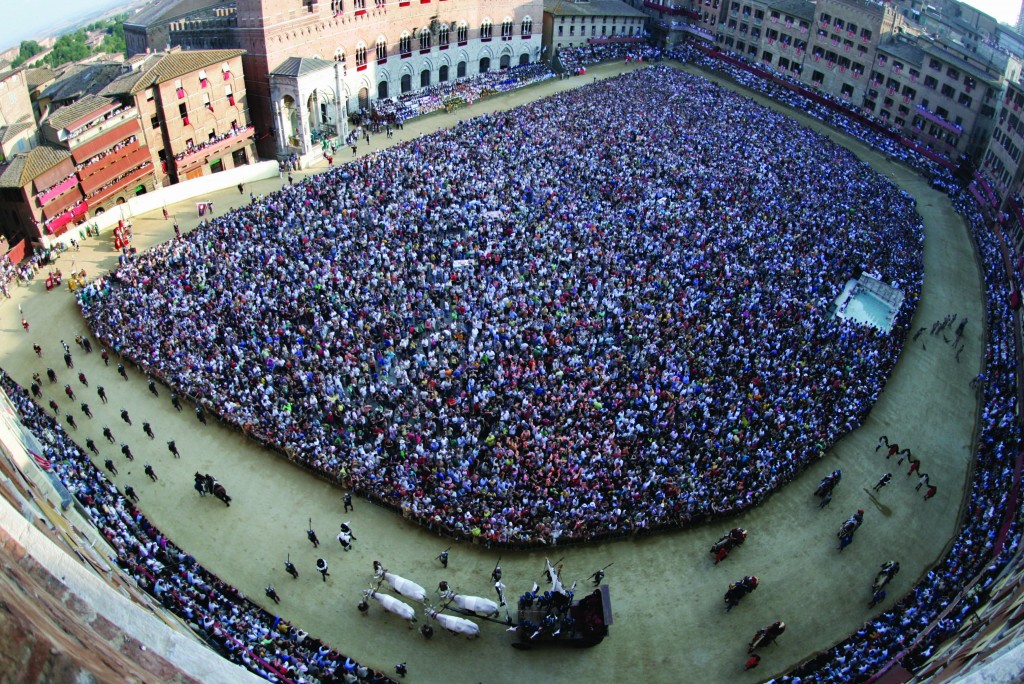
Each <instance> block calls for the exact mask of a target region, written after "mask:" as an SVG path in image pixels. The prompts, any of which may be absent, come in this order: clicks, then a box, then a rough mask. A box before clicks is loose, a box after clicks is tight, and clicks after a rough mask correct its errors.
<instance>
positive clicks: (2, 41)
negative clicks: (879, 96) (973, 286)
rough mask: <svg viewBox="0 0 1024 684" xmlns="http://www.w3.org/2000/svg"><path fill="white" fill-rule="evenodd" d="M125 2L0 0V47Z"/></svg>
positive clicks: (1001, 10) (1010, 3)
mask: <svg viewBox="0 0 1024 684" xmlns="http://www.w3.org/2000/svg"><path fill="white" fill-rule="evenodd" d="M118 4H126V3H125V2H124V0H0V16H3V22H0V50H6V49H7V48H9V47H12V46H15V45H17V44H19V43H20V42H21V41H22V40H25V39H27V38H32V37H37V36H39V35H41V34H42V35H46V34H48V33H52V32H54V31H55V30H59V27H61V26H62V25H65V24H66V22H68V21H71V20H75V19H78V18H81V17H85V16H88V15H90V14H92V13H93V12H96V11H99V10H103V9H106V8H108V7H113V6H116V5H118ZM967 4H969V5H973V6H974V7H977V8H978V9H980V10H981V11H982V12H985V13H986V14H991V15H992V16H993V17H995V18H996V19H999V20H1000V21H1002V22H1005V23H1007V24H1014V23H1016V21H1017V13H1018V12H1019V11H1020V1H1019V0H969V2H968V3H967Z"/></svg>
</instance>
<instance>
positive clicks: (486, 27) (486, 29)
mask: <svg viewBox="0 0 1024 684" xmlns="http://www.w3.org/2000/svg"><path fill="white" fill-rule="evenodd" d="M493 27H494V26H493V24H492V23H491V20H490V19H484V21H483V23H482V24H480V37H481V38H485V39H489V38H490V37H491V29H492V28H493Z"/></svg>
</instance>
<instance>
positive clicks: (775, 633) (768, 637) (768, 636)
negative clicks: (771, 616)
mask: <svg viewBox="0 0 1024 684" xmlns="http://www.w3.org/2000/svg"><path fill="white" fill-rule="evenodd" d="M785 631H786V623H785V622H783V621H782V620H779V621H778V622H773V623H772V624H770V625H768V626H767V627H764V628H763V629H759V630H757V633H756V634H754V638H753V639H751V640H750V646H748V647H747V653H753V652H754V651H756V650H757V649H759V648H762V647H764V646H771V645H772V644H774V643H775V640H776V639H778V638H779V637H780V636H781V635H782V633H783V632H785Z"/></svg>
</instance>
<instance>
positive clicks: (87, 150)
mask: <svg viewBox="0 0 1024 684" xmlns="http://www.w3.org/2000/svg"><path fill="white" fill-rule="evenodd" d="M132 135H134V136H135V137H141V135H142V132H141V130H140V129H139V122H138V119H131V120H129V121H125V122H124V124H123V125H120V126H117V127H116V128H113V129H111V130H109V131H106V132H105V133H101V134H100V135H98V136H96V137H94V138H93V139H92V140H88V141H86V142H84V143H82V144H81V145H79V146H78V147H76V148H74V149H73V150H71V157H72V158H73V159H74V160H75V163H76V164H81V163H82V162H84V161H86V160H88V159H91V158H92V157H95V156H96V155H97V154H99V153H100V152H102V151H103V150H106V149H109V148H111V147H113V146H114V145H116V144H117V143H119V142H121V141H122V140H125V139H126V138H130V137H131V136H132Z"/></svg>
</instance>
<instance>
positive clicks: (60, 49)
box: [46, 29, 92, 67]
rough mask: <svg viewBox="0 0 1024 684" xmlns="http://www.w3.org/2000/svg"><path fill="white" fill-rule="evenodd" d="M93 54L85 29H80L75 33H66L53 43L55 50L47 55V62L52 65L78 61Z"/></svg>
mask: <svg viewBox="0 0 1024 684" xmlns="http://www.w3.org/2000/svg"><path fill="white" fill-rule="evenodd" d="M91 54H92V50H91V49H89V46H88V45H86V44H85V31H82V30H81V29H79V30H78V31H75V32H74V33H65V34H64V35H63V36H61V37H60V38H58V39H57V42H55V43H54V44H53V50H52V51H50V54H48V55H47V56H46V62H47V64H49V65H50V66H52V67H57V66H60V65H61V64H66V63H68V62H77V61H78V60H80V59H85V58H86V57H88V56H89V55H91Z"/></svg>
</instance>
